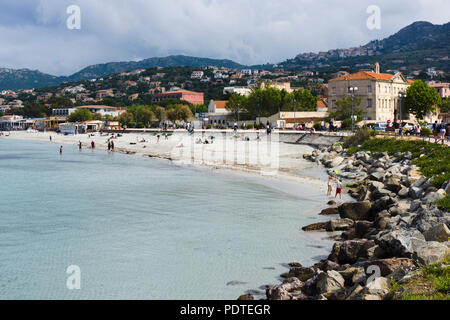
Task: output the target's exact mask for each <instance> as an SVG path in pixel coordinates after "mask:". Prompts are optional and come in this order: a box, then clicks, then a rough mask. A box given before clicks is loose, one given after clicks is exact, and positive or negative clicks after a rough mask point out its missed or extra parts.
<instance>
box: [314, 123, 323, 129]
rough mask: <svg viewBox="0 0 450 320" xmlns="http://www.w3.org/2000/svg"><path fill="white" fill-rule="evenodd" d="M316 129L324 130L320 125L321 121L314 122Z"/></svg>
mask: <svg viewBox="0 0 450 320" xmlns="http://www.w3.org/2000/svg"><path fill="white" fill-rule="evenodd" d="M314 129H315V130H316V131H320V130H322V126H321V125H320V122H314Z"/></svg>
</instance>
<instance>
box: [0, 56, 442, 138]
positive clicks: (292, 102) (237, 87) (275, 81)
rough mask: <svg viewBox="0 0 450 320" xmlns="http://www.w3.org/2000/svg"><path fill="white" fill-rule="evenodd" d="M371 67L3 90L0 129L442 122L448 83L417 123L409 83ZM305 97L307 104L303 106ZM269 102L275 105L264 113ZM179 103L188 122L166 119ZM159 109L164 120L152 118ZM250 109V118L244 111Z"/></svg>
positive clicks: (202, 73) (124, 78)
mask: <svg viewBox="0 0 450 320" xmlns="http://www.w3.org/2000/svg"><path fill="white" fill-rule="evenodd" d="M370 67H371V68H369V69H367V68H363V69H359V70H358V71H356V72H354V73H349V72H347V71H345V70H339V71H336V72H332V73H329V74H323V73H319V72H313V71H308V70H305V71H301V72H289V71H284V70H282V69H278V70H275V71H267V70H254V69H230V68H224V67H222V68H218V67H214V66H209V67H204V68H195V67H169V68H162V67H155V68H150V69H136V70H131V71H129V72H122V73H119V74H113V75H110V76H108V77H104V78H99V79H93V80H91V81H79V82H76V83H66V84H62V85H61V86H58V87H49V88H39V89H24V90H18V91H17V92H15V91H13V90H3V91H2V92H1V98H0V112H1V113H0V114H1V118H0V130H27V129H29V128H31V129H35V130H43V131H44V130H55V131H62V132H67V131H65V130H64V128H67V127H70V128H74V126H68V125H67V122H68V119H70V116H71V114H72V113H74V112H76V111H79V110H85V111H87V112H88V113H89V116H88V117H86V118H81V119H79V120H80V121H79V122H85V126H84V127H83V129H81V131H80V132H85V131H86V132H87V131H91V130H102V129H103V130H105V129H106V130H107V129H110V130H112V129H114V130H117V129H124V128H126V127H128V128H133V127H134V128H143V127H161V126H163V125H164V126H165V127H167V126H169V127H172V128H177V127H180V126H184V127H185V126H186V124H187V123H192V124H193V125H194V127H195V128H203V129H208V128H222V129H226V128H233V127H235V126H238V127H240V128H257V127H261V126H263V127H266V126H270V127H272V128H277V129H297V130H299V129H308V130H309V129H314V130H325V129H326V130H330V125H331V128H333V127H335V129H337V128H341V129H350V128H349V126H342V123H343V122H345V120H346V119H345V118H347V120H348V118H351V117H355V119H354V120H357V121H356V122H357V123H358V125H359V126H363V125H368V124H371V125H373V126H376V127H377V128H378V129H379V130H385V129H386V128H387V127H389V126H390V125H392V124H393V123H394V122H396V121H400V122H402V121H405V123H404V125H412V126H414V125H415V124H418V122H417V120H420V121H424V123H428V124H433V123H435V122H436V121H437V122H438V123H441V122H443V123H446V122H448V117H449V113H448V107H446V106H448V104H445V103H443V104H442V102H445V101H448V97H449V95H450V87H449V83H446V82H437V81H434V80H428V81H426V84H427V85H428V86H429V87H431V88H433V89H434V90H435V91H436V92H437V93H438V95H439V97H440V99H441V100H440V101H441V103H439V105H436V107H435V108H434V109H433V112H426V114H424V115H423V116H422V117H421V119H416V117H415V116H414V115H413V114H412V113H410V112H407V110H406V109H407V108H406V107H405V106H404V105H403V109H402V103H403V104H404V101H403V100H405V97H406V93H407V90H408V88H409V86H410V85H411V84H412V83H414V79H410V78H409V77H405V75H403V74H402V73H401V72H399V71H396V72H395V73H390V72H392V71H393V70H387V71H386V72H381V66H380V64H379V63H375V64H374V65H372V66H370ZM325 79H327V80H325ZM258 90H260V91H261V94H268V95H270V92H272V93H273V92H274V94H275V95H278V96H279V97H278V96H277V97H278V98H277V97H275V98H273V99H275V100H274V101H273V103H272V102H267V99H266V98H264V97H262V96H258V97H257V94H256V93H257V92H258ZM305 94H306V95H307V97H308V98H310V100H311V101H309V102H308V101H306V100H305V99H306V98H305ZM233 96H240V97H244V99H247V100H248V101H247V102H250V103H253V106H247V107H245V106H241V107H240V109H239V108H238V109H236V103H234V105H233V103H230V102H229V101H230V98H231V97H233ZM258 99H260V100H261V101H260V103H259V102H258V101H257V100H258ZM268 99H271V98H268ZM277 99H278V100H277ZM234 100H235V99H234ZM263 100H264V101H263ZM305 101H306V102H305ZM271 103H272V104H277V106H276V107H273V106H269V105H270V104H271ZM345 103H347V105H348V106H349V105H350V104H351V105H353V109H354V111H355V110H358V112H354V114H352V115H351V116H348V115H343V114H342V112H343V108H344V109H345ZM181 104H185V105H187V106H189V109H190V112H188V114H187V116H186V117H184V118H183V117H182V118H177V117H176V116H172V117H168V114H167V112H168V111H169V110H170V109H172V108H174V107H175V106H177V105H181ZM242 104H243V105H244V104H245V102H244V101H243V102H242ZM441 104H442V105H443V107H441ZM136 106H149V107H150V110H151V112H152V115H151V116H150V119H148V120H147V121H140V119H134V118H135V117H134V116H133V115H131V116H130V113H133V112H132V111H130V110H131V109H133V108H135V107H136ZM161 106H162V109H163V111H164V112H163V113H164V114H163V113H162V112H161V111H160V112H155V109H156V108H158V107H161ZM252 108H253V112H250V111H249V110H250V109H252ZM446 108H447V109H446ZM440 109H442V110H440ZM236 111H237V112H236ZM127 114H128V116H127ZM69 122H70V121H69ZM354 122H355V121H354ZM88 124H89V125H88ZM319 124H320V125H319ZM347 124H348V121H347ZM68 132H71V133H73V131H68Z"/></svg>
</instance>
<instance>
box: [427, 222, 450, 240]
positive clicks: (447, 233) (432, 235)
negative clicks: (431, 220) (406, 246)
mask: <svg viewBox="0 0 450 320" xmlns="http://www.w3.org/2000/svg"><path fill="white" fill-rule="evenodd" d="M423 235H424V236H425V239H426V240H427V241H437V242H446V241H448V239H449V237H450V230H449V228H448V227H447V225H446V224H445V223H439V224H437V225H435V226H433V227H431V228H430V229H428V230H427V231H425V232H424V233H423Z"/></svg>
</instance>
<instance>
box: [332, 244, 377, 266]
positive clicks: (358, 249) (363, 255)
mask: <svg viewBox="0 0 450 320" xmlns="http://www.w3.org/2000/svg"><path fill="white" fill-rule="evenodd" d="M371 248H376V244H375V242H374V241H373V240H365V239H360V240H346V241H343V242H341V243H335V244H334V246H333V249H332V251H331V253H330V255H329V256H328V260H331V261H334V262H337V263H340V264H346V263H349V264H353V263H355V262H357V261H358V260H363V259H367V258H369V257H370V256H371V255H373V254H374V252H372V251H371V250H370V249H371Z"/></svg>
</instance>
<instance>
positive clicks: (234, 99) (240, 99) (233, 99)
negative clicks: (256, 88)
mask: <svg viewBox="0 0 450 320" xmlns="http://www.w3.org/2000/svg"><path fill="white" fill-rule="evenodd" d="M246 105H247V98H246V97H245V96H241V95H239V94H235V93H233V94H232V95H231V96H230V98H229V99H228V101H227V103H226V105H225V108H226V109H227V110H228V111H230V112H232V113H233V114H234V118H235V119H236V120H238V119H239V114H240V113H241V112H242V111H244V110H246Z"/></svg>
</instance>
